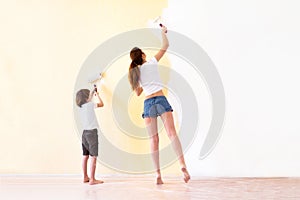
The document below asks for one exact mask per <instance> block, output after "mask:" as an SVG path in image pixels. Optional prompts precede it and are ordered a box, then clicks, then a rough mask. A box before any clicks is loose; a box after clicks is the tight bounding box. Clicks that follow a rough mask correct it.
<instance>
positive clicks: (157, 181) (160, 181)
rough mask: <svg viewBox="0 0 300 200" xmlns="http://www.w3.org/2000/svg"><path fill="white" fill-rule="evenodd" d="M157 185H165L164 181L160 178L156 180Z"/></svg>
mask: <svg viewBox="0 0 300 200" xmlns="http://www.w3.org/2000/svg"><path fill="white" fill-rule="evenodd" d="M156 184H157V185H162V184H164V182H163V181H162V179H161V177H160V176H159V177H157V178H156Z"/></svg>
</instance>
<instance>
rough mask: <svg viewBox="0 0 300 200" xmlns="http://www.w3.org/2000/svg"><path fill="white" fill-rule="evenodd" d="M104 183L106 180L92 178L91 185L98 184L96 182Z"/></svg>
mask: <svg viewBox="0 0 300 200" xmlns="http://www.w3.org/2000/svg"><path fill="white" fill-rule="evenodd" d="M102 183H104V181H101V180H96V179H95V180H90V183H89V184H90V185H96V184H102Z"/></svg>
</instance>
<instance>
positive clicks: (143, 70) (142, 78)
mask: <svg viewBox="0 0 300 200" xmlns="http://www.w3.org/2000/svg"><path fill="white" fill-rule="evenodd" d="M166 32H167V28H166V27H165V26H162V47H161V49H160V50H159V51H158V52H157V54H156V55H155V56H154V57H153V58H151V59H150V60H149V61H146V54H145V53H144V52H143V51H142V50H141V49H139V48H137V47H135V48H133V49H132V50H131V52H130V58H131V60H132V62H131V64H130V67H129V74H128V79H129V82H130V84H131V87H132V90H133V91H135V92H136V94H137V95H138V96H140V95H141V93H142V92H144V93H145V101H144V113H143V115H142V116H143V118H144V120H145V124H146V127H147V131H148V134H149V136H150V138H151V153H152V159H153V162H154V166H155V169H156V172H157V179H156V183H157V184H163V181H162V178H161V172H160V166H159V149H158V143H159V138H158V128H157V116H160V117H161V119H162V121H163V124H164V127H165V129H166V132H167V134H168V137H169V138H170V140H171V141H172V146H173V148H174V150H175V152H176V155H177V156H178V158H179V163H180V165H181V171H182V172H183V176H184V181H185V182H186V183H187V182H188V181H189V180H190V175H189V173H188V171H187V169H186V164H185V161H184V156H183V153H182V147H181V144H180V141H179V138H178V136H177V133H176V130H175V126H174V119H173V115H172V111H173V109H172V107H171V106H170V104H169V103H168V100H167V99H166V97H165V96H164V93H163V91H162V89H163V84H162V81H161V80H160V77H159V73H158V61H159V60H160V59H161V58H162V57H163V55H164V54H165V52H166V51H167V48H168V47H169V41H168V38H167V35H166Z"/></svg>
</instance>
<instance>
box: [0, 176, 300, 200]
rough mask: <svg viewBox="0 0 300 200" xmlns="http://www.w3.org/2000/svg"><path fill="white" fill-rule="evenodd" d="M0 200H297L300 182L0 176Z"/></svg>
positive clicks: (299, 199) (299, 192) (243, 179)
mask: <svg viewBox="0 0 300 200" xmlns="http://www.w3.org/2000/svg"><path fill="white" fill-rule="evenodd" d="M0 180H1V182H0V183H1V184H0V199H1V200H15V199H20V200H24V199H31V200H35V199H38V200H48V199H49V200H50V199H51V200H60V199H64V200H66V199H71V200H79V199H80V200H83V199H88V200H96V199H104V200H110V199H118V200H135V199H138V200H148V199H170V200H186V199H189V200H194V199H209V200H214V199H222V200H223V199H239V200H247V199H255V200H256V199H262V200H269V199H272V200H276V199H295V200H300V178H202V177H201V178H194V179H193V180H191V181H190V182H189V183H188V184H185V183H183V181H182V179H181V177H165V178H164V182H165V184H164V185H161V186H157V185H155V184H154V179H153V177H152V176H128V177H127V176H106V177H104V178H103V180H104V181H105V183H104V184H101V185H93V186H90V185H88V184H84V183H81V178H80V177H78V176H1V175H0Z"/></svg>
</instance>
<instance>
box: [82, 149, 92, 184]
mask: <svg viewBox="0 0 300 200" xmlns="http://www.w3.org/2000/svg"><path fill="white" fill-rule="evenodd" d="M88 159H89V156H88V155H87V156H83V160H82V170H83V182H84V183H88V182H89V181H90V178H89V176H88V174H87V163H88Z"/></svg>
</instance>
